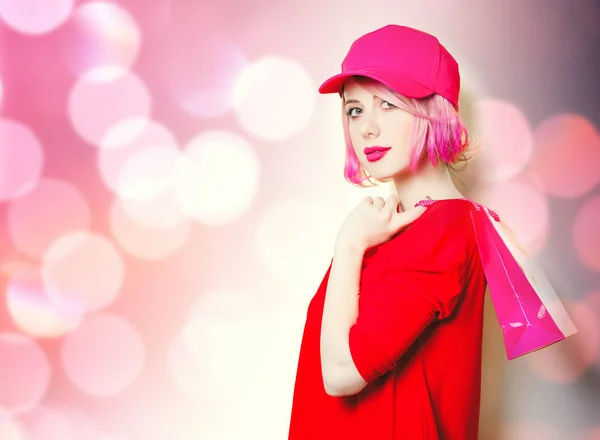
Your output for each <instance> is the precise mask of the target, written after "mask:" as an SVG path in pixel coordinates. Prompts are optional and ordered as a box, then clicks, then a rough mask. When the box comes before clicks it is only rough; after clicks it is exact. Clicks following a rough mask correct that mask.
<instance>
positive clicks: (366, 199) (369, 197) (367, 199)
mask: <svg viewBox="0 0 600 440" xmlns="http://www.w3.org/2000/svg"><path fill="white" fill-rule="evenodd" d="M360 203H364V204H369V205H372V204H373V197H371V196H367V197H365V198H364V199H362V200H361V202H360Z"/></svg>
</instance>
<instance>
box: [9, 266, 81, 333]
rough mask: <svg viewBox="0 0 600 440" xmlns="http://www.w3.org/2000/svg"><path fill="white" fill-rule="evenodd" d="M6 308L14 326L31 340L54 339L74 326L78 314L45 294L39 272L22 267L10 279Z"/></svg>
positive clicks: (78, 316) (34, 268) (33, 268)
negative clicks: (29, 336) (38, 338)
mask: <svg viewBox="0 0 600 440" xmlns="http://www.w3.org/2000/svg"><path fill="white" fill-rule="evenodd" d="M6 305H7V309H8V312H9V314H10V316H11V318H12V320H13V321H14V323H15V324H16V325H17V326H18V327H19V328H20V329H21V330H22V331H24V332H26V333H28V334H29V335H31V336H34V337H57V336H61V335H63V334H65V333H67V332H69V331H70V330H72V329H74V328H75V327H77V326H78V325H79V323H80V321H81V315H80V314H77V313H73V312H72V311H69V310H66V309H63V308H61V307H60V306H59V305H57V304H55V303H54V302H52V300H51V299H50V298H49V297H48V295H47V294H46V292H45V291H44V286H43V283H42V277H41V274H40V271H39V269H38V268H37V267H34V266H30V267H29V266H24V267H21V268H19V269H18V270H16V271H15V272H14V273H13V274H12V275H11V277H10V280H9V283H8V285H7V288H6Z"/></svg>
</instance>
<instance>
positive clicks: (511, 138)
mask: <svg viewBox="0 0 600 440" xmlns="http://www.w3.org/2000/svg"><path fill="white" fill-rule="evenodd" d="M476 112H477V114H478V120H479V124H480V126H481V136H482V140H483V146H482V150H481V157H480V158H479V160H480V161H482V162H483V163H484V165H483V168H485V173H484V174H483V175H482V176H481V177H482V178H483V179H484V180H486V181H502V180H507V179H510V178H511V177H514V176H516V175H517V174H518V173H519V172H520V171H521V170H522V169H523V168H524V167H525V165H526V164H527V162H528V161H529V158H530V157H531V154H532V151H533V135H532V133H531V128H530V126H529V122H528V121H527V119H526V117H525V115H524V114H523V112H522V111H521V110H520V109H519V108H517V107H516V106H515V105H514V104H512V103H509V102H505V101H500V100H497V99H491V98H486V99H483V100H481V101H479V102H478V103H477V104H476Z"/></svg>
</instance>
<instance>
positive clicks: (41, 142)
mask: <svg viewBox="0 0 600 440" xmlns="http://www.w3.org/2000/svg"><path fill="white" fill-rule="evenodd" d="M388 23H398V24H405V25H410V26H414V27H418V28H420V29H422V30H425V31H429V32H431V33H434V34H435V35H436V36H438V37H439V39H440V40H441V41H442V43H443V44H444V45H445V46H446V47H447V48H448V49H449V50H450V52H451V53H452V54H454V56H455V57H456V58H457V60H458V62H459V64H460V66H461V74H462V78H463V83H462V84H463V85H462V100H461V109H462V110H461V112H462V114H463V117H464V119H465V121H466V123H467V125H468V127H469V129H470V133H471V136H472V137H473V139H474V140H475V141H477V142H476V144H477V145H478V146H479V147H481V150H480V151H481V154H480V155H479V156H477V158H475V159H474V160H473V161H472V162H471V163H469V165H468V166H467V167H466V168H465V169H464V170H462V171H460V172H458V173H457V175H456V179H457V182H461V183H459V188H460V189H462V190H463V191H464V192H465V194H466V195H468V196H470V197H473V198H474V199H476V200H478V201H480V202H483V203H485V204H487V205H488V206H489V207H490V208H492V209H494V210H496V211H497V212H498V213H499V214H500V216H501V217H502V218H503V219H504V220H505V221H506V222H507V223H508V224H509V225H510V226H512V227H513V229H514V230H515V232H516V233H517V235H518V236H519V238H520V239H521V241H522V242H523V244H524V245H525V246H526V247H527V248H528V249H529V250H530V251H531V253H532V255H534V256H535V257H536V258H537V259H538V261H539V262H540V263H541V264H542V266H543V268H544V269H545V271H546V272H547V274H548V276H549V278H550V279H551V281H552V283H553V284H554V286H555V288H556V290H557V292H558V293H559V295H560V296H561V298H562V299H563V300H564V302H565V305H566V306H567V307H568V309H569V311H570V314H571V316H572V318H573V320H574V321H575V324H576V325H577V326H578V328H579V334H578V335H576V336H574V337H572V338H570V339H569V340H567V341H564V342H562V343H560V344H557V345H556V346H553V347H551V348H549V349H547V350H543V351H541V352H538V353H535V354H532V355H529V356H526V357H525V358H521V359H517V360H515V361H512V362H510V363H506V361H504V357H503V356H504V355H503V353H502V346H501V341H500V340H498V339H497V336H498V335H497V331H496V332H495V336H490V338H492V339H490V340H489V341H490V342H489V343H488V344H487V345H486V347H487V348H488V349H489V353H487V354H486V356H487V357H486V359H490V363H489V364H486V370H485V378H486V381H487V382H486V384H487V385H486V386H485V388H484V402H485V406H484V408H485V409H484V410H483V414H482V416H483V418H484V419H485V421H486V424H485V426H484V427H483V428H482V429H483V430H484V431H483V432H484V433H483V434H482V436H481V437H482V438H485V439H491V440H493V439H507V440H520V439H527V440H530V439H538V438H539V439H552V440H553V439H584V440H591V439H600V421H599V420H600V419H599V418H598V416H599V415H600V357H599V356H600V354H599V350H600V280H599V276H598V275H599V273H598V272H599V271H600V233H599V229H600V228H599V226H600V221H599V220H598V218H600V185H599V183H600V171H599V170H600V134H599V133H598V126H599V124H600V119H599V116H598V115H600V112H599V109H600V107H599V104H598V102H599V99H598V98H599V93H598V91H599V90H600V89H599V87H598V85H597V81H598V80H597V79H598V77H599V65H598V61H597V59H598V53H600V5H598V3H597V2H593V1H592V0H574V1H570V2H567V1H558V0H555V1H542V0H522V1H515V0H511V1H503V2H499V1H498V2H479V1H474V0H450V1H446V0H444V1H441V0H436V1H428V2H417V1H404V2H399V1H398V2H389V1H385V0H372V1H371V2H368V3H367V2H354V3H352V2H347V1H345V2H342V1H339V0H323V1H319V2H316V1H307V2H302V3H298V2H296V3H291V2H286V1H283V2H275V1H270V2H268V1H257V0H249V1H246V2H200V1H193V0H122V1H116V0H115V1H85V0H46V1H45V2H37V1H35V0H0V44H1V48H2V51H1V59H0V171H1V174H0V243H2V245H1V246H0V262H1V272H0V287H1V291H0V292H1V296H0V298H1V299H2V301H1V302H0V439H1V440H54V439H56V440H59V439H60V440H71V439H74V440H75V439H76V440H79V439H85V440H88V439H90V440H126V439H127V440H134V439H140V440H153V439H167V438H168V439H177V440H178V439H182V440H184V439H211V440H213V439H214V440H219V439H261V440H271V439H272V440H279V439H284V438H286V436H287V424H288V422H289V411H290V406H291V397H292V389H293V382H294V376H295V367H296V360H297V355H298V350H299V342H300V337H301V334H302V327H303V323H304V321H303V319H304V315H305V312H306V306H307V304H308V301H309V300H310V298H311V296H312V295H313V294H314V292H315V290H316V288H317V286H318V283H319V282H320V280H321V277H322V276H323V274H324V272H325V270H326V268H327V265H328V263H329V260H330V258H331V250H332V244H333V239H334V237H335V233H336V231H337V228H338V227H339V224H340V222H341V221H342V219H343V218H344V216H345V214H346V213H347V212H348V211H349V210H350V209H351V208H352V207H353V205H354V204H355V203H356V202H357V201H358V200H359V199H360V198H361V197H362V196H364V195H366V194H369V195H373V194H381V195H386V194H388V193H389V191H390V189H389V187H387V186H383V187H380V188H376V189H369V190H359V189H356V188H352V187H351V186H350V185H349V184H347V183H346V182H345V181H344V180H343V174H342V166H343V160H344V157H343V148H344V147H343V137H342V130H341V121H340V119H339V98H338V97H337V96H320V95H318V93H317V91H316V90H317V87H318V85H319V84H320V83H321V82H322V81H323V80H324V79H326V78H327V77H328V76H330V75H333V74H335V73H337V72H338V71H339V65H340V63H341V60H342V58H343V56H344V55H345V53H346V51H347V50H348V48H349V45H350V43H351V42H352V41H353V40H354V39H355V38H357V37H358V36H360V35H361V34H363V33H365V32H368V31H371V30H374V29H375V28H377V27H380V26H383V25H385V24H388ZM491 164H493V166H492V165H491ZM463 185H464V186H463ZM487 317H488V318H489V323H491V326H490V328H491V329H492V330H494V325H496V324H495V322H494V321H493V320H494V319H495V318H494V317H493V315H487ZM496 327H497V325H496ZM495 330H497V329H495ZM492 333H494V332H492Z"/></svg>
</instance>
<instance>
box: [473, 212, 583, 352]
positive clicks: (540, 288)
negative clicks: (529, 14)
mask: <svg viewBox="0 0 600 440" xmlns="http://www.w3.org/2000/svg"><path fill="white" fill-rule="evenodd" d="M472 203H473V205H474V207H475V209H473V210H472V211H471V219H472V223H473V228H474V231H475V236H476V238H477V245H478V248H479V254H480V256H481V262H482V264H483V268H484V271H485V276H486V279H487V282H488V288H489V291H490V296H491V298H492V303H493V305H494V309H495V311H496V316H497V318H498V323H499V324H500V327H501V328H502V332H503V337H504V346H505V348H506V355H507V358H508V359H509V360H510V359H514V358H516V357H519V356H522V355H524V354H527V353H530V352H532V351H535V350H539V349H541V348H544V347H547V346H549V345H551V344H554V343H555V342H558V341H560V340H562V339H565V338H566V337H567V336H570V335H572V334H574V333H576V332H577V329H576V328H575V325H574V324H573V322H572V321H571V319H570V318H569V315H568V314H567V312H566V310H565V308H564V306H563V304H562V303H561V301H560V299H559V298H558V296H557V295H556V292H555V291H554V289H553V288H552V285H551V284H550V282H549V280H548V278H547V277H546V275H545V274H544V272H543V271H542V270H541V269H540V268H539V266H537V265H536V264H535V262H534V261H533V260H532V259H531V258H529V256H528V255H527V253H526V252H525V251H524V250H523V248H522V247H521V246H520V245H519V243H518V241H517V240H516V238H515V236H514V234H513V233H512V231H511V230H510V229H508V228H507V227H506V226H505V225H504V224H502V222H501V221H500V219H499V217H498V216H497V215H496V214H495V213H494V212H493V211H490V210H489V209H487V208H486V207H484V206H482V205H479V204H477V203H475V202H472Z"/></svg>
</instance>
